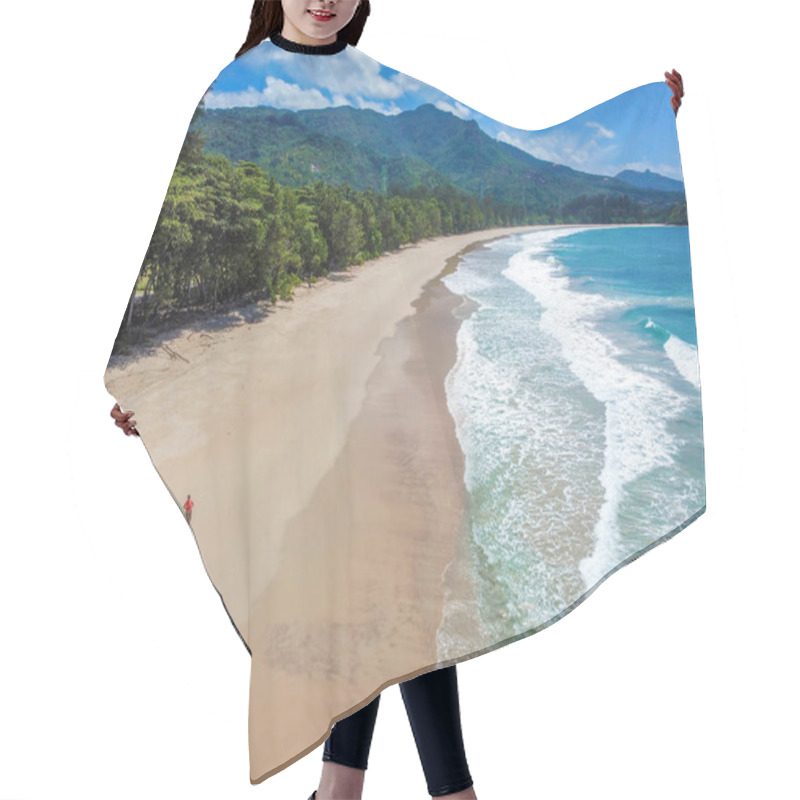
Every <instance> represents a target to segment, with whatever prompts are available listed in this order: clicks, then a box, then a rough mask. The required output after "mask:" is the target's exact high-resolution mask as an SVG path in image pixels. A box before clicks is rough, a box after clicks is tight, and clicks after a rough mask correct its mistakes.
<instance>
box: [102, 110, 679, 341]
mask: <svg viewBox="0 0 800 800" xmlns="http://www.w3.org/2000/svg"><path fill="white" fill-rule="evenodd" d="M200 113H202V110H200ZM668 213H669V210H668V209H667V210H665V209H663V208H662V209H657V210H656V209H652V210H647V209H643V208H642V207H641V206H640V205H638V204H636V203H635V202H634V201H632V200H630V198H627V197H622V198H620V197H605V196H597V195H595V196H591V197H581V198H577V199H576V200H575V201H573V202H572V203H569V204H566V205H564V206H563V207H562V208H559V209H546V210H544V211H542V210H538V211H534V210H531V209H524V208H522V206H514V205H510V204H505V203H498V202H496V201H495V200H494V198H493V197H492V196H491V195H488V196H485V197H482V198H478V197H475V196H473V195H469V194H467V193H465V192H462V191H461V190H459V189H457V188H455V187H452V186H438V187H435V188H433V189H429V188H425V187H417V188H415V189H413V190H408V189H406V190H400V189H399V188H398V187H394V186H391V185H390V186H389V187H388V189H387V192H386V193H385V194H384V193H377V192H374V191H372V190H371V189H370V190H366V191H359V190H356V189H353V188H352V187H351V186H349V185H347V184H338V185H334V184H330V183H325V182H323V181H317V182H316V183H314V184H313V185H309V186H302V187H289V186H284V185H281V184H278V183H277V182H276V180H275V178H274V177H272V176H270V175H268V174H266V173H265V172H264V171H263V170H262V169H261V168H260V167H259V166H257V165H256V164H253V163H251V162H247V161H239V162H238V163H236V164H233V163H231V161H230V160H229V159H228V158H226V157H225V156H221V155H214V154H211V155H209V154H206V153H204V152H203V139H202V136H201V134H200V133H199V132H197V131H196V130H193V128H192V126H190V129H189V132H188V133H187V136H186V140H185V141H184V145H183V148H182V150H181V153H180V156H179V158H178V162H177V164H176V167H175V171H174V173H173V176H172V179H171V181H170V184H169V188H168V190H167V194H166V198H165V200H164V203H163V205H162V208H161V211H160V213H159V217H158V221H157V223H156V227H155V230H154V232H153V235H152V238H151V241H150V244H149V246H148V248H147V252H146V254H145V258H144V260H143V263H142V266H141V269H140V273H139V277H138V280H137V282H136V287H135V288H134V291H133V293H132V295H131V298H130V302H129V305H128V309H127V312H126V315H125V318H124V320H123V324H122V326H121V328H120V333H119V335H118V337H117V343H115V349H116V348H117V344H118V343H121V342H123V341H125V340H132V339H136V338H139V337H138V335H137V334H138V333H140V332H141V331H142V330H144V329H146V328H149V327H152V326H153V325H154V324H157V323H163V322H168V321H169V320H171V319H172V318H173V317H175V316H178V315H181V314H185V313H186V312H187V311H192V312H194V313H195V314H197V313H205V312H211V313H213V312H214V311H215V310H217V309H218V308H219V307H220V305H221V304H229V303H230V302H232V301H237V300H240V301H241V302H242V303H244V302H250V301H252V300H255V299H269V300H271V301H273V302H274V301H275V300H277V299H279V298H280V299H283V300H288V299H291V296H292V290H293V287H294V286H297V285H299V284H300V283H302V282H306V283H308V284H312V283H313V282H314V281H316V280H317V278H319V277H320V276H323V275H325V274H327V273H328V272H329V271H331V270H339V269H346V268H347V267H348V266H351V265H355V264H361V263H363V262H364V261H367V260H369V259H371V258H376V257H378V256H380V255H381V254H382V253H384V252H386V251H391V250H396V249H397V248H399V247H400V246H402V245H404V244H407V243H413V242H417V241H420V240H421V239H425V238H428V237H432V236H439V235H444V234H454V233H463V232H468V231H473V230H482V229H485V228H491V227H505V226H512V225H528V224H544V223H559V222H596V221H597V222H603V221H610V222H641V221H667V217H668ZM646 217H650V218H651V219H644V218H646ZM654 217H660V218H659V219H654Z"/></svg>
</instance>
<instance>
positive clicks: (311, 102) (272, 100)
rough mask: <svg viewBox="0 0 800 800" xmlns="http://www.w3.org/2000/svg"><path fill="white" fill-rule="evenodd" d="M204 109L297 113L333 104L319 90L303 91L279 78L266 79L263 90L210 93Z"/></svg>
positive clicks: (250, 88)
mask: <svg viewBox="0 0 800 800" xmlns="http://www.w3.org/2000/svg"><path fill="white" fill-rule="evenodd" d="M205 100H206V108H236V107H241V106H249V107H252V106H273V107H274V108H288V109H291V110H293V111H297V110H299V109H303V108H329V107H330V106H331V105H333V103H332V102H331V101H330V100H329V99H328V98H327V97H325V95H324V94H322V92H320V91H319V89H303V88H301V87H300V86H298V85H297V84H296V83H287V82H286V81H284V80H281V79H280V78H267V79H266V86H265V87H264V88H263V89H260V90H259V89H255V88H253V87H252V86H250V87H248V88H247V89H245V90H243V91H239V92H215V91H213V90H212V91H210V92H208V93H207V94H206V96H205Z"/></svg>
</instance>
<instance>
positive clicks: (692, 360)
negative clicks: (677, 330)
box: [664, 333, 700, 389]
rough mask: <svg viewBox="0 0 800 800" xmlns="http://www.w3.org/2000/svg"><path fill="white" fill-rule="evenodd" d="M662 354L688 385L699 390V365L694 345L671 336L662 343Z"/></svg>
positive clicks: (673, 335)
mask: <svg viewBox="0 0 800 800" xmlns="http://www.w3.org/2000/svg"><path fill="white" fill-rule="evenodd" d="M664 352H666V354H667V355H668V356H669V358H670V360H671V361H672V363H673V364H674V365H675V367H676V368H677V370H678V372H680V374H681V375H682V376H683V377H684V378H686V380H687V381H689V383H691V384H693V385H694V386H696V387H697V388H698V389H699V388H700V364H699V362H698V359H697V348H696V347H695V346H694V345H691V344H689V343H688V342H684V341H683V339H679V338H678V337H677V336H675V334H674V333H673V334H671V335H670V337H669V339H667V341H666V342H664Z"/></svg>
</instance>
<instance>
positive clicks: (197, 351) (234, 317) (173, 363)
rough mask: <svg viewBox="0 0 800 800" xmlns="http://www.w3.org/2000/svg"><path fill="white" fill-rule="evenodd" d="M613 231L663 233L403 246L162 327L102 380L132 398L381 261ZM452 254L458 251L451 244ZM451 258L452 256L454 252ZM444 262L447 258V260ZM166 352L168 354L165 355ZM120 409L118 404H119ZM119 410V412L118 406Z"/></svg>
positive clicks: (503, 231)
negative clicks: (138, 378) (143, 375)
mask: <svg viewBox="0 0 800 800" xmlns="http://www.w3.org/2000/svg"><path fill="white" fill-rule="evenodd" d="M616 227H668V226H667V225H666V223H619V224H607V223H568V224H549V223H548V224H541V225H522V226H514V227H509V228H488V229H485V230H480V231H469V232H467V233H458V234H448V235H444V236H436V237H431V238H428V239H422V240H421V241H419V242H414V243H408V244H404V245H403V246H401V247H400V248H399V249H398V250H393V251H387V252H384V253H382V254H381V255H380V256H378V257H377V258H373V259H369V260H368V261H365V262H364V263H363V264H357V265H353V266H350V267H348V268H346V269H343V270H338V271H336V272H331V273H329V274H328V275H327V276H324V277H321V278H319V279H318V280H317V281H316V283H314V284H312V285H311V286H309V285H308V284H305V283H303V284H301V285H299V286H296V287H295V288H294V290H293V291H294V296H293V298H292V299H291V300H280V299H278V300H276V301H275V302H274V303H273V302H272V301H270V300H256V301H252V302H249V303H244V304H243V305H239V306H231V307H225V308H224V309H223V310H221V311H219V312H218V313H215V314H210V313H209V314H208V315H206V316H204V317H203V318H202V319H200V320H197V321H195V322H192V323H188V324H185V323H177V324H175V325H172V326H165V327H163V328H159V329H156V330H154V331H153V332H152V333H153V338H154V339H155V340H156V341H155V342H150V343H137V344H129V345H127V347H128V348H129V349H130V350H131V352H130V353H126V354H117V355H112V356H110V358H109V361H108V364H107V366H106V370H105V373H104V376H103V382H104V385H105V387H106V389H107V390H108V392H109V393H110V394H112V395H113V394H114V390H117V391H121V390H123V391H127V390H128V389H129V388H133V394H134V395H135V394H136V391H137V390H136V388H135V387H136V386H139V385H140V384H141V382H137V383H136V384H135V385H134V386H133V387H131V386H130V385H129V384H130V381H129V380H126V378H128V376H129V375H130V373H131V372H132V371H133V370H134V369H135V370H137V371H138V370H146V371H147V372H152V373H153V374H152V375H150V376H149V379H148V384H152V381H153V380H154V379H155V378H156V375H155V373H164V374H169V375H173V374H178V373H180V372H182V371H184V370H185V369H186V368H188V366H189V364H191V363H192V362H194V361H195V360H196V359H199V358H201V357H202V356H203V355H204V354H205V353H206V351H208V350H209V349H211V348H214V347H215V346H216V345H218V344H220V343H221V342H225V341H228V340H230V339H231V337H233V336H235V335H237V333H238V332H240V331H242V330H243V329H246V328H252V327H258V326H261V325H264V324H268V323H269V320H270V319H272V318H273V317H275V315H276V314H278V313H282V312H283V310H284V309H291V308H292V307H293V306H295V305H296V304H297V303H298V302H303V301H305V299H306V298H307V297H308V296H309V295H313V294H314V293H315V292H319V291H325V290H327V289H329V288H330V287H331V286H332V285H336V284H337V283H339V282H341V281H347V280H350V279H352V278H355V277H358V276H359V275H361V274H362V273H363V272H365V271H366V270H368V269H369V268H370V267H371V266H374V265H378V264H380V263H381V262H382V261H384V260H385V259H394V258H398V257H400V256H402V255H403V254H404V253H405V252H406V251H409V250H418V249H420V248H427V247H429V246H430V245H433V244H436V243H439V242H444V241H447V240H453V241H454V242H455V240H457V239H458V240H462V239H463V240H467V241H468V244H465V245H462V246H464V247H466V246H469V244H480V243H481V242H486V241H491V240H492V239H497V238H502V237H503V236H511V235H514V234H516V233H522V232H527V231H534V230H550V229H562V228H616ZM454 248H455V249H458V248H457V247H456V245H455V244H454ZM454 252H455V250H454ZM448 257H449V256H447V257H446V258H448ZM170 351H171V352H170ZM120 405H122V403H120ZM123 408H124V406H123Z"/></svg>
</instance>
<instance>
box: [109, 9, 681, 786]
mask: <svg viewBox="0 0 800 800" xmlns="http://www.w3.org/2000/svg"><path fill="white" fill-rule="evenodd" d="M369 13H370V6H369V0H281V2H280V3H279V2H277V1H276V0H273V1H272V2H269V1H268V0H256V1H255V2H254V5H253V9H252V12H251V24H250V30H249V32H248V35H247V38H246V41H245V43H244V44H243V45H242V47H241V48H240V50H239V52H238V53H237V54H236V55H237V57H238V56H240V55H242V54H243V53H245V52H247V51H248V50H250V49H252V48H253V47H256V46H257V45H258V44H259V43H260V42H262V41H263V40H265V39H266V38H268V37H272V39H273V42H274V43H275V44H277V45H278V46H279V47H284V49H289V50H292V49H294V50H295V52H297V48H298V47H301V48H303V49H302V50H301V52H307V53H314V52H315V49H316V52H317V54H318V55H321V56H323V57H324V54H325V53H326V52H329V49H325V48H328V46H329V45H331V44H333V43H335V42H336V41H337V40H338V39H339V38H345V39H346V40H347V41H348V42H349V43H350V44H351V45H355V44H356V43H357V42H358V40H359V38H360V36H361V33H362V31H363V28H364V24H365V23H366V19H367V17H368V15H369ZM340 33H341V36H340ZM320 48H322V49H320ZM665 76H666V83H667V85H668V86H669V87H670V88H671V89H672V91H673V96H672V98H671V104H672V108H673V110H674V112H675V114H676V115H677V113H678V107H679V106H680V104H681V97H682V96H683V83H682V79H681V76H680V74H679V73H677V72H676V71H675V70H672V72H671V73H669V72H667V73H665ZM133 413H134V412H133V411H126V412H123V411H122V409H121V408H120V406H119V404H115V405H114V407H113V409H112V411H111V416H112V417H113V418H114V420H115V424H116V425H117V426H118V427H120V428H121V429H122V430H123V431H124V432H125V434H126V435H128V436H130V435H134V436H138V435H139V432H138V431H137V430H136V421H135V420H134V419H133ZM191 504H193V501H191V500H190V496H189V497H187V504H186V505H185V513H186V518H187V520H189V521H190V520H191ZM399 686H400V691H401V695H402V698H403V701H404V704H405V707H406V711H407V714H408V719H409V722H410V725H411V729H412V733H413V736H414V739H415V742H416V745H417V749H418V752H419V757H420V761H421V763H422V768H423V771H424V774H425V779H426V783H427V788H428V792H429V794H430V795H431V797H447V798H453V799H454V800H461V799H463V800H477V795H476V793H475V790H474V787H473V780H472V777H471V775H470V771H469V767H468V765H467V759H466V753H465V747H464V741H463V736H462V730H461V719H460V709H459V697H458V682H457V675H456V667H455V665H453V666H450V667H447V668H444V669H436V670H432V671H429V672H426V673H424V674H422V675H419V676H417V677H416V678H413V679H411V680H408V681H404V682H402V683H400V684H399ZM379 701H380V695H378V696H377V697H375V698H374V699H373V700H372V702H370V703H369V704H368V705H366V706H364V707H363V708H361V709H360V710H359V711H357V712H356V713H354V714H351V715H350V716H348V717H346V718H344V719H341V720H339V721H338V722H336V723H335V724H334V726H333V728H332V730H331V734H330V736H329V737H328V739H327V740H326V742H325V746H324V751H323V755H322V761H323V766H322V775H321V779H320V783H319V786H318V788H317V789H316V790H315V791H314V792H313V793H312V794H311V797H310V798H309V800H359V798H361V795H362V790H363V785H364V778H365V773H366V769H367V763H368V757H369V751H370V745H371V742H372V737H373V731H374V728H375V722H376V719H377V713H378V706H379Z"/></svg>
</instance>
